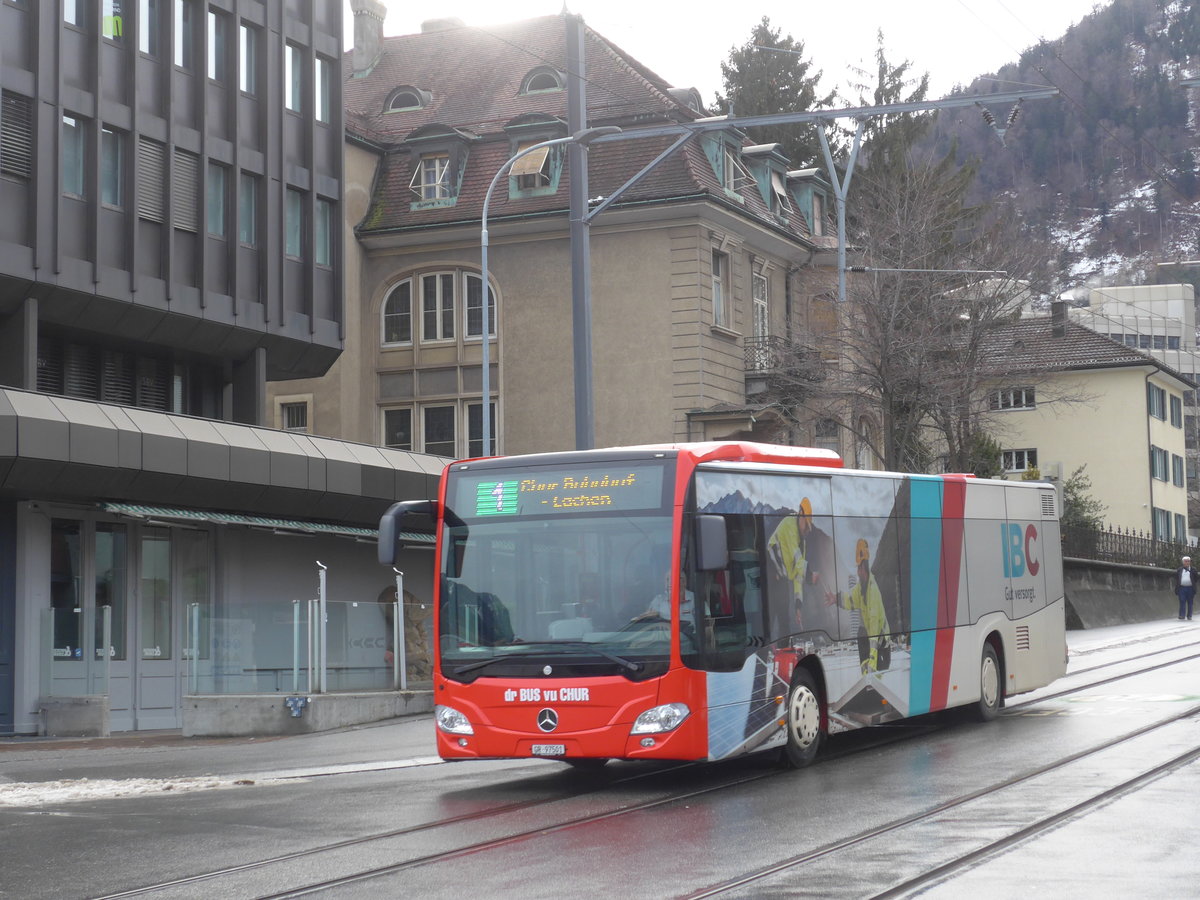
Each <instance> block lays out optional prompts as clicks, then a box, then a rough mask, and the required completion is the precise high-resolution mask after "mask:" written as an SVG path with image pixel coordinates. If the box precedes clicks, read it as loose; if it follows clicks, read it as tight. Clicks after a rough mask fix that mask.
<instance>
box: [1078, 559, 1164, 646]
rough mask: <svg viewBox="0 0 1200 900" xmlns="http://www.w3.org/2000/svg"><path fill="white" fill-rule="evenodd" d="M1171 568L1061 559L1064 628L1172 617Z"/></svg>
mask: <svg viewBox="0 0 1200 900" xmlns="http://www.w3.org/2000/svg"><path fill="white" fill-rule="evenodd" d="M1173 574H1174V573H1173V572H1172V571H1171V570H1169V569H1158V568H1154V567H1152V566H1132V565H1121V564H1118V563H1104V562H1096V561H1094V560H1089V559H1065V560H1063V578H1064V582H1065V585H1066V594H1067V628H1072V629H1080V628H1102V627H1104V626H1106V625H1127V624H1131V623H1133V622H1149V621H1152V620H1154V619H1174V618H1175V617H1176V616H1177V615H1179V601H1178V600H1177V599H1176V598H1175V594H1174V591H1173V590H1172V588H1171V579H1172V576H1173Z"/></svg>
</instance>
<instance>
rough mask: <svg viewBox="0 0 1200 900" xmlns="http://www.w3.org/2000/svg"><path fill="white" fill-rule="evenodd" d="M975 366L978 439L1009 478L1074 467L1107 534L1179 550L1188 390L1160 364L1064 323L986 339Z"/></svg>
mask: <svg viewBox="0 0 1200 900" xmlns="http://www.w3.org/2000/svg"><path fill="white" fill-rule="evenodd" d="M981 358H984V359H988V360H991V362H992V365H993V366H994V371H996V372H1003V373H1004V375H1003V376H1002V377H1001V378H1000V379H998V380H997V381H996V382H995V383H994V384H993V385H992V391H991V396H990V404H989V405H990V408H991V411H990V413H989V416H988V421H987V426H986V427H987V430H988V431H989V432H990V433H991V434H992V435H993V436H994V437H995V438H996V439H997V440H998V441H999V442H1000V444H1001V447H1002V463H1003V466H1004V468H1005V470H1006V472H1007V477H1009V478H1020V477H1022V476H1023V475H1024V474H1026V473H1027V472H1028V470H1030V469H1035V468H1036V469H1037V470H1038V472H1039V473H1040V474H1041V475H1042V477H1049V478H1052V479H1054V480H1056V481H1057V480H1062V479H1067V478H1070V477H1071V475H1072V473H1073V472H1074V471H1075V470H1076V469H1078V468H1079V467H1080V466H1082V465H1086V466H1087V470H1086V473H1087V475H1088V477H1089V478H1090V479H1091V485H1092V487H1091V495H1092V496H1093V497H1094V498H1095V499H1097V500H1099V501H1100V502H1101V503H1103V504H1105V505H1106V506H1107V507H1108V509H1107V512H1106V513H1105V517H1106V519H1107V521H1108V523H1109V524H1110V525H1112V526H1114V527H1119V528H1126V529H1134V530H1137V531H1142V532H1145V533H1148V534H1153V535H1154V536H1155V537H1157V538H1159V539H1163V540H1178V541H1185V540H1187V511H1188V506H1187V476H1186V471H1185V462H1184V461H1185V458H1186V440H1185V434H1184V416H1183V409H1184V397H1185V395H1186V394H1187V393H1188V392H1190V391H1194V390H1195V387H1196V386H1195V383H1194V382H1192V381H1191V380H1190V379H1189V378H1188V377H1187V376H1186V375H1184V374H1182V373H1180V372H1178V371H1176V370H1175V369H1173V368H1171V367H1170V366H1168V365H1167V364H1166V363H1164V362H1163V361H1161V360H1158V359H1155V358H1153V357H1151V356H1149V355H1148V354H1145V353H1142V352H1139V351H1138V350H1137V349H1135V348H1133V347H1128V346H1126V345H1125V344H1124V343H1122V342H1119V341H1115V340H1112V339H1111V338H1109V337H1108V336H1107V335H1103V334H1099V333H1097V332H1095V331H1092V330H1091V329H1089V328H1085V327H1083V326H1082V325H1079V324H1077V323H1075V322H1073V321H1070V320H1069V319H1068V318H1067V315H1066V311H1065V307H1064V305H1062V304H1056V309H1055V312H1054V314H1053V315H1051V316H1041V317H1036V318H1023V319H1020V320H1018V321H1015V322H1013V323H1011V324H1009V325H1007V326H1005V327H1002V328H997V329H995V330H994V331H993V332H992V333H991V334H989V336H988V338H987V346H986V347H985V348H984V351H983V353H982V354H981Z"/></svg>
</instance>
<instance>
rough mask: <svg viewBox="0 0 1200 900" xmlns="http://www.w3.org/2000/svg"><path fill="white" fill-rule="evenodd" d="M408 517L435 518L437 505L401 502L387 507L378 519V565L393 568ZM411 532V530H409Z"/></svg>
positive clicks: (420, 502) (410, 501) (398, 554)
mask: <svg viewBox="0 0 1200 900" xmlns="http://www.w3.org/2000/svg"><path fill="white" fill-rule="evenodd" d="M409 516H429V517H430V518H432V519H436V518H437V503H436V502H435V501H433V500H401V501H400V502H399V503H393V504H392V505H391V506H389V507H388V510H387V512H385V513H384V514H383V515H382V516H381V517H380V519H379V547H378V550H379V564H380V565H381V566H395V565H396V563H397V562H398V561H399V560H398V557H399V556H400V548H401V547H403V546H404V540H403V538H402V537H401V535H402V533H403V532H404V531H405V527H404V526H405V520H406V519H407V518H408V517H409ZM409 530H411V529H409Z"/></svg>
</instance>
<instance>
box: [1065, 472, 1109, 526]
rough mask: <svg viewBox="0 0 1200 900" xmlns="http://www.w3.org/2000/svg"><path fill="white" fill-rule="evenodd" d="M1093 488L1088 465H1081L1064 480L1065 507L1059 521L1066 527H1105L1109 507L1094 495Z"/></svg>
mask: <svg viewBox="0 0 1200 900" xmlns="http://www.w3.org/2000/svg"><path fill="white" fill-rule="evenodd" d="M1091 489H1092V479H1091V476H1089V475H1088V474H1087V466H1086V465H1082V466H1080V467H1079V468H1078V469H1076V470H1075V471H1074V472H1072V473H1071V477H1070V478H1068V479H1066V480H1065V481H1064V482H1063V486H1062V503H1063V508H1062V515H1061V516H1060V517H1059V521H1060V522H1061V523H1062V525H1063V527H1064V528H1065V527H1076V528H1091V529H1099V528H1103V527H1104V513H1105V511H1106V510H1107V509H1108V507H1107V506H1105V505H1104V504H1103V503H1101V502H1100V501H1099V500H1097V499H1096V498H1095V497H1093V496H1092V494H1091Z"/></svg>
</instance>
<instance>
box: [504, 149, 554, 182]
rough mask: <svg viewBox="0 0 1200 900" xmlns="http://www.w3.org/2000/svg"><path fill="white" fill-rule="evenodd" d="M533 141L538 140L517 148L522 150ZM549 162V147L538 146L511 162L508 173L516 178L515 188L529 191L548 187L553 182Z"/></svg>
mask: <svg viewBox="0 0 1200 900" xmlns="http://www.w3.org/2000/svg"><path fill="white" fill-rule="evenodd" d="M535 143H538V142H537V141H531V142H528V143H524V144H521V146H520V147H518V148H517V149H518V151H519V150H524V149H525V148H526V147H531V146H533V144H535ZM550 163H551V159H550V148H549V147H539V148H538V149H537V150H534V151H532V152H530V153H527V154H526V155H524V156H522V157H521V158H520V159H518V160H517V161H516V162H515V163H513V166H512V169H511V170H510V171H509V174H510V175H512V176H513V177H514V178H516V179H517V190H519V191H531V190H534V189H535V188H542V187H549V186H550V185H551V183H552V182H553V177H552V173H551V167H550Z"/></svg>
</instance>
